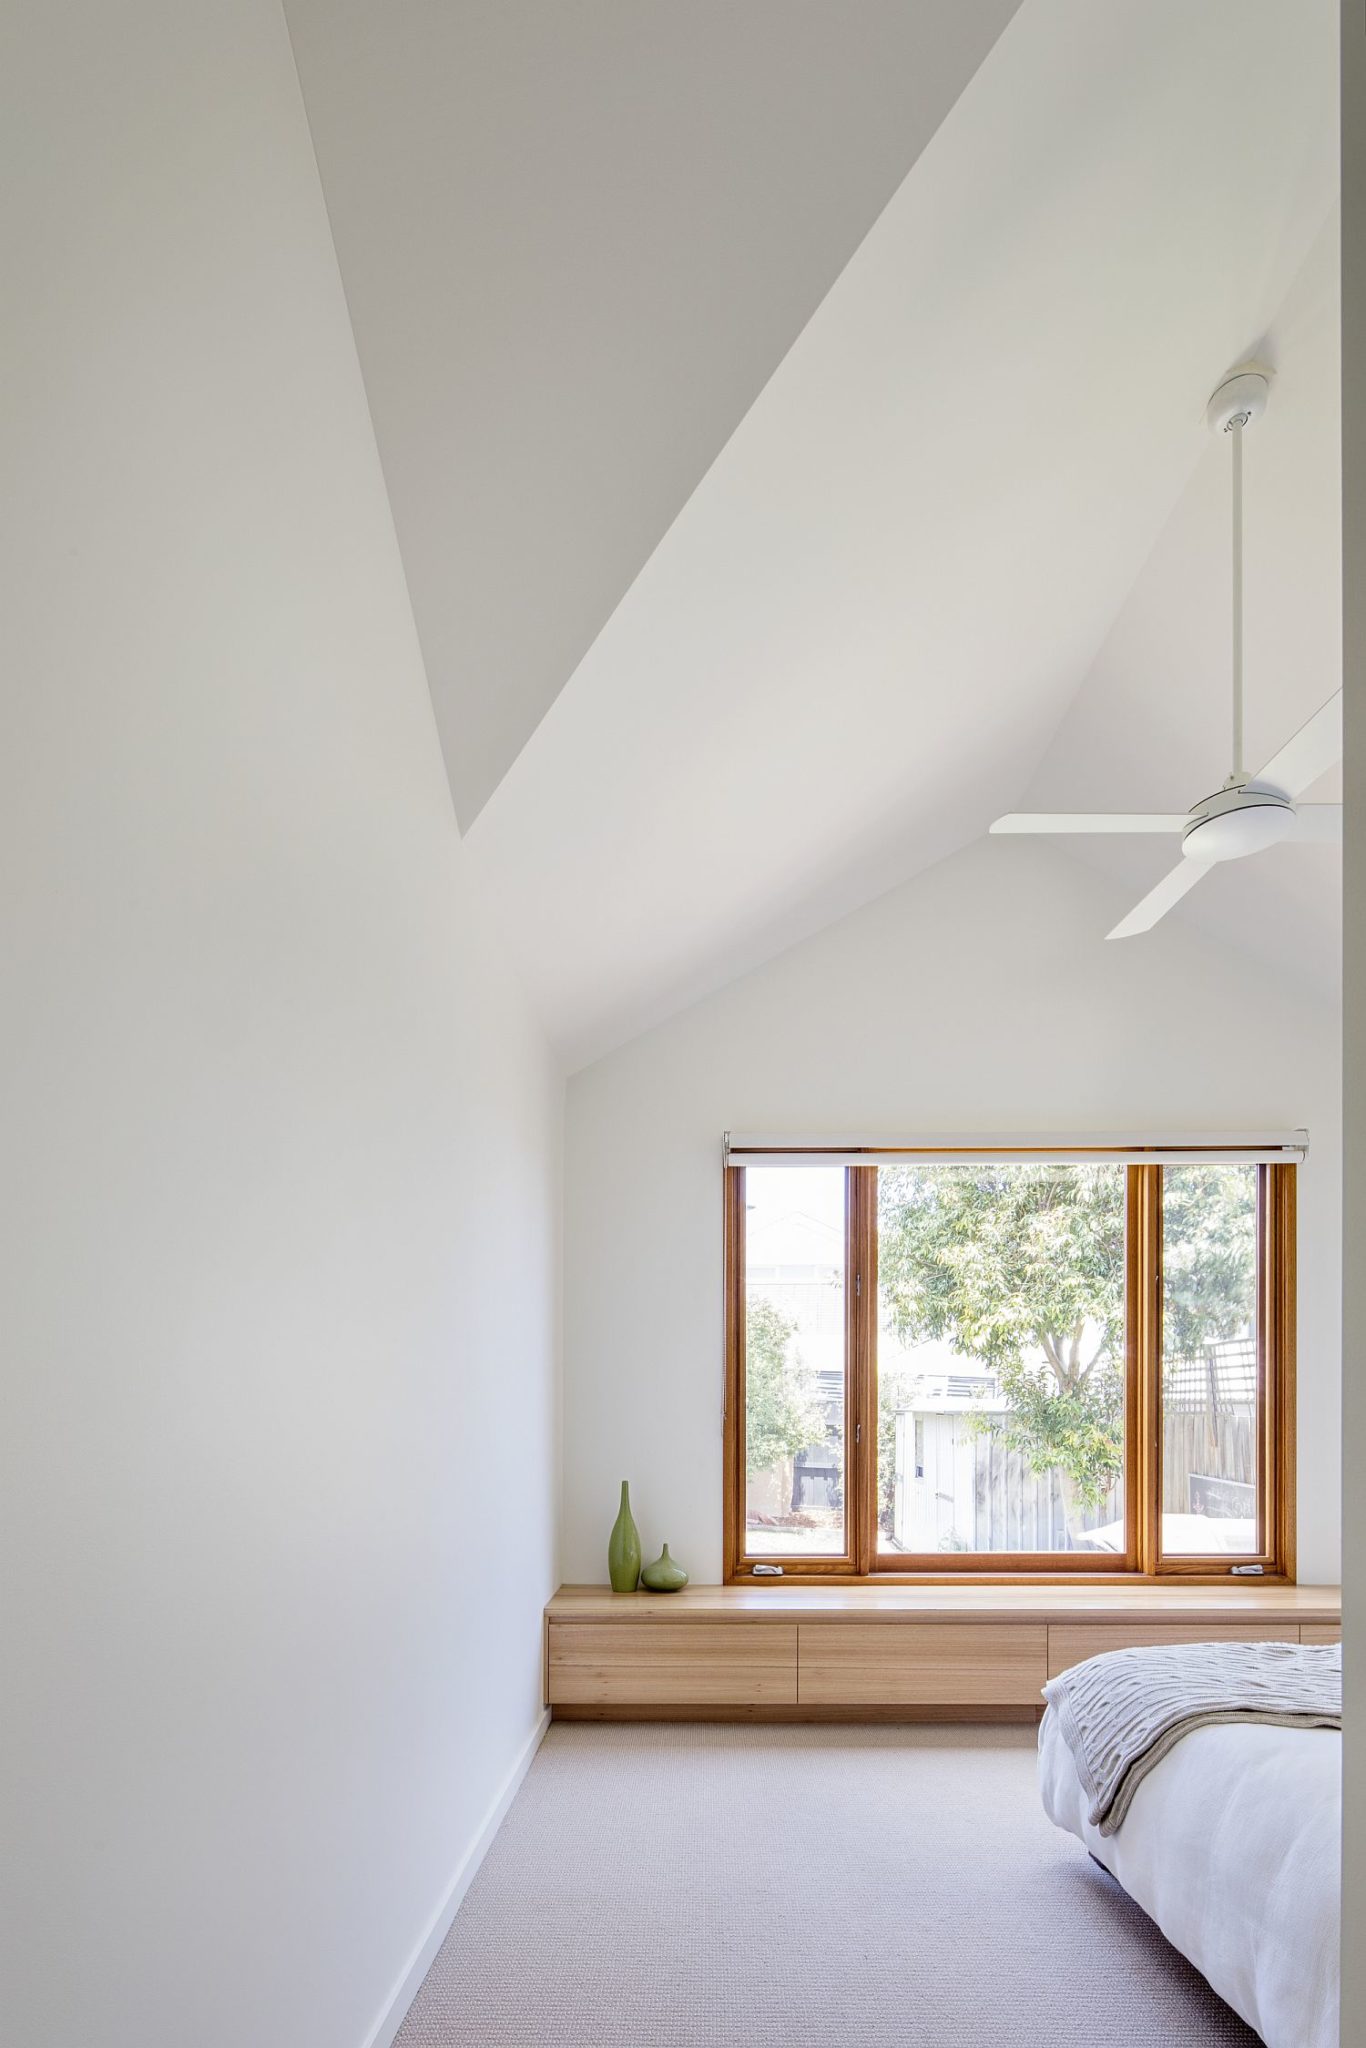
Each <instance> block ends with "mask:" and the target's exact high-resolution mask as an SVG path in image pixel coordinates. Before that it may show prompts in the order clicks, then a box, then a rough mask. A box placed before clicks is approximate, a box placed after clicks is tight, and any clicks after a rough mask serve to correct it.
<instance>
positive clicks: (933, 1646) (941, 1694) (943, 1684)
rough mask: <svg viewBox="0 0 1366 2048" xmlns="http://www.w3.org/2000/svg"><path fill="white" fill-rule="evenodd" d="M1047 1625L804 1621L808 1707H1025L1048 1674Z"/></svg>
mask: <svg viewBox="0 0 1366 2048" xmlns="http://www.w3.org/2000/svg"><path fill="white" fill-rule="evenodd" d="M1046 1634H1047V1631H1046V1629H1045V1627H1044V1624H1043V1623H1042V1622H1018V1623H1016V1622H1010V1623H999V1624H998V1623H992V1622H950V1621H935V1622H915V1621H896V1622H887V1621H882V1622H858V1621H825V1622H822V1621H804V1622H802V1623H801V1624H800V1626H799V1631H798V1648H797V1664H798V1683H797V1696H798V1698H799V1700H800V1701H801V1704H802V1705H803V1706H804V1707H807V1706H850V1707H864V1706H868V1707H871V1706H879V1707H975V1706H983V1707H984V1706H994V1707H1024V1706H1029V1707H1033V1706H1038V1705H1039V1688H1040V1687H1041V1686H1042V1684H1043V1682H1044V1679H1045V1677H1046V1676H1047V1666H1048V1655H1047V1644H1046Z"/></svg>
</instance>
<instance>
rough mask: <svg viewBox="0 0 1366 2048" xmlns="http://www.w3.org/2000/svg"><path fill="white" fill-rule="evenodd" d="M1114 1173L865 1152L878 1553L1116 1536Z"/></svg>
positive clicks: (1097, 1545) (1119, 1539) (1118, 1415)
mask: <svg viewBox="0 0 1366 2048" xmlns="http://www.w3.org/2000/svg"><path fill="white" fill-rule="evenodd" d="M1124 1185H1125V1174H1124V1168H1123V1167H1122V1166H1109V1165H1105V1166H1064V1165H1053V1164H1049V1163H1044V1162H1040V1163H1038V1164H1026V1165H1006V1164H1003V1163H998V1162H984V1163H983V1164H981V1165H972V1166H931V1165H926V1166H920V1165H917V1166H884V1167H881V1168H879V1171H878V1340H877V1341H878V1549H879V1551H880V1552H884V1553H911V1554H916V1555H921V1556H923V1555H926V1554H933V1553H942V1552H952V1551H971V1552H974V1553H975V1552H986V1551H1005V1552H1017V1553H1018V1552H1025V1551H1030V1552H1039V1551H1067V1550H1085V1551H1101V1552H1117V1553H1122V1552H1123V1550H1124V1547H1125V1540H1124V1538H1125V1530H1124V1206H1125V1205H1124Z"/></svg>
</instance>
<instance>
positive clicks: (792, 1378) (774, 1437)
mask: <svg viewBox="0 0 1366 2048" xmlns="http://www.w3.org/2000/svg"><path fill="white" fill-rule="evenodd" d="M796 1328H797V1325H796V1324H795V1323H792V1322H789V1321H788V1320H787V1318H786V1317H785V1316H783V1315H780V1314H779V1312H778V1310H777V1309H776V1308H774V1306H773V1304H772V1302H768V1301H763V1300H756V1299H751V1300H750V1301H749V1303H748V1305H747V1307H746V1310H745V1466H746V1470H747V1471H748V1473H749V1476H750V1478H751V1479H753V1478H755V1477H757V1476H758V1474H760V1473H762V1472H767V1471H769V1470H770V1469H771V1468H772V1467H773V1466H774V1465H776V1464H777V1463H778V1462H779V1460H780V1459H783V1458H795V1457H796V1455H797V1453H798V1452H799V1451H804V1450H805V1449H806V1448H807V1446H808V1445H809V1444H816V1443H820V1442H821V1440H822V1439H823V1437H824V1436H825V1418H824V1416H823V1414H822V1412H821V1406H820V1401H819V1399H818V1397H817V1390H816V1376H815V1374H814V1372H813V1371H812V1370H811V1368H810V1367H809V1366H808V1365H807V1364H806V1362H805V1361H804V1359H803V1358H802V1356H801V1353H800V1352H799V1351H796V1350H794V1351H793V1352H792V1353H791V1355H790V1356H789V1353H788V1343H789V1340H790V1339H791V1338H792V1336H793V1335H794V1334H795V1332H796Z"/></svg>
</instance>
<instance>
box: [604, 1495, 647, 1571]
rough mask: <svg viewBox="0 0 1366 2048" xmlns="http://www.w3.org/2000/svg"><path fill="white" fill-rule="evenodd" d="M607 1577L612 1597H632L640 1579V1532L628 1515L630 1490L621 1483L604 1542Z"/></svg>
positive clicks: (629, 1514) (629, 1510) (629, 1513)
mask: <svg viewBox="0 0 1366 2048" xmlns="http://www.w3.org/2000/svg"><path fill="white" fill-rule="evenodd" d="M607 1576H608V1578H609V1579H610V1580H611V1581H612V1591H613V1592H614V1593H634V1592H635V1590H636V1582H637V1580H638V1579H639V1577H640V1531H639V1529H637V1527H636V1525H635V1522H634V1520H633V1518H632V1515H631V1488H630V1484H629V1482H628V1481H627V1480H625V1479H623V1480H622V1482H621V1508H620V1511H619V1513H618V1515H617V1519H616V1521H615V1522H614V1523H613V1524H612V1533H611V1535H610V1536H609V1537H608V1539H607Z"/></svg>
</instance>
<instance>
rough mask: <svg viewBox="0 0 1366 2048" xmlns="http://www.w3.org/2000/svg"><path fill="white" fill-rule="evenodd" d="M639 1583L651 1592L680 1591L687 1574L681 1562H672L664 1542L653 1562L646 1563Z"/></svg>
mask: <svg viewBox="0 0 1366 2048" xmlns="http://www.w3.org/2000/svg"><path fill="white" fill-rule="evenodd" d="M640 1583H641V1585H642V1586H648V1587H649V1589H650V1591H651V1592H652V1593H681V1592H682V1591H683V1588H684V1587H685V1586H686V1585H687V1583H688V1574H687V1573H686V1572H685V1571H684V1569H683V1567H682V1565H681V1564H675V1563H674V1561H673V1559H672V1558H671V1557H670V1555H669V1546H668V1544H667V1543H666V1544H665V1545H664V1548H663V1550H662V1551H661V1552H660V1554H659V1556H658V1557H657V1558H656V1559H655V1561H654V1563H653V1564H647V1565H646V1567H645V1569H644V1571H643V1572H642V1573H641V1575H640Z"/></svg>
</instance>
